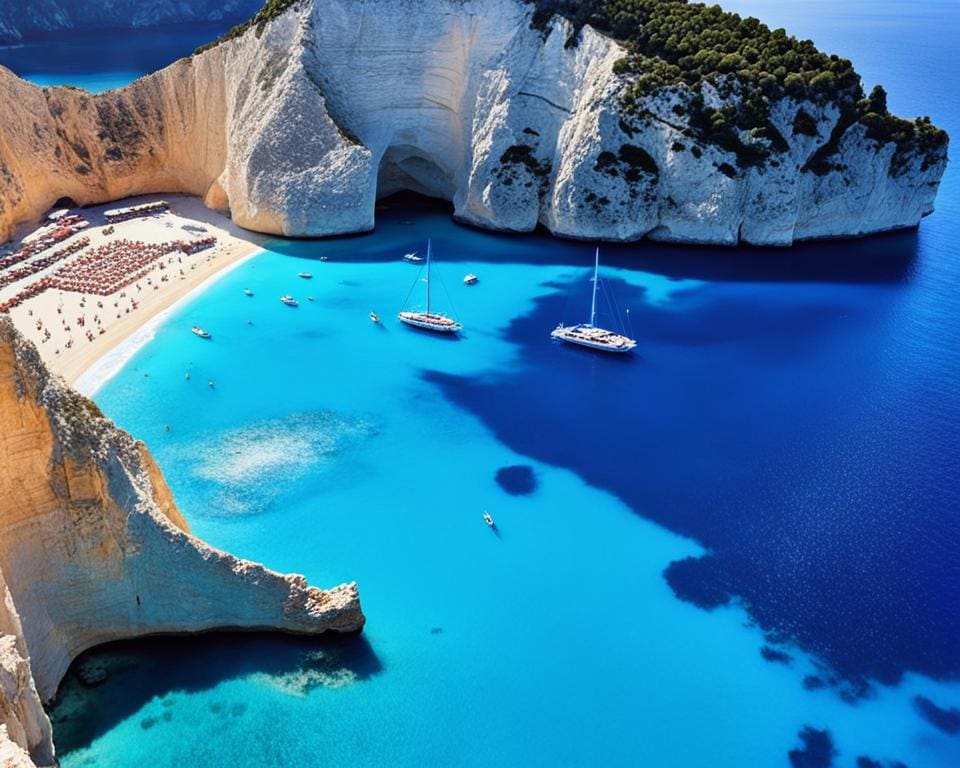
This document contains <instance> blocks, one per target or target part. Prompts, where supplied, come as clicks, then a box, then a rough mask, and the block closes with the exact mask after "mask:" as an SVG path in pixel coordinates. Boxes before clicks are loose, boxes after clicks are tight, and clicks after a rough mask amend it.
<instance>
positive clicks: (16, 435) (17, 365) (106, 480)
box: [0, 319, 364, 765]
mask: <svg viewBox="0 0 960 768" xmlns="http://www.w3.org/2000/svg"><path fill="white" fill-rule="evenodd" d="M363 623H364V617H363V614H362V612H361V610H360V602H359V597H358V594H357V588H356V585H354V584H348V585H341V586H339V587H336V588H335V589H332V590H320V589H316V588H314V587H310V586H308V585H307V583H306V580H305V579H304V578H303V577H302V576H294V575H288V576H284V575H281V574H278V573H275V572H273V571H270V570H267V569H266V568H264V567H263V566H261V565H258V564H256V563H251V562H248V561H245V560H240V559H237V558H235V557H233V556H231V555H229V554H227V553H225V552H221V551H218V550H216V549H213V548H212V547H210V546H208V545H207V544H205V543H204V542H202V541H200V540H199V539H197V538H195V537H193V536H191V535H190V533H189V532H188V531H187V525H186V522H185V521H184V519H183V517H182V516H181V515H180V513H179V512H178V511H177V509H176V506H175V504H174V502H173V498H172V496H171V494H170V491H169V489H168V488H167V486H166V484H165V483H164V481H163V478H162V476H161V474H160V472H159V470H158V468H157V466H156V464H155V463H154V461H153V459H152V458H151V457H150V455H149V453H148V452H147V450H146V448H145V447H144V446H143V444H142V443H138V442H136V441H134V440H133V439H132V438H131V437H130V436H129V435H127V434H126V433H125V432H122V431H120V430H119V429H117V428H116V427H114V426H113V425H112V424H111V423H110V421H109V420H107V419H106V418H104V417H103V416H102V415H101V414H100V413H99V411H98V410H97V407H96V406H95V405H94V404H93V403H92V402H90V401H89V400H87V399H85V398H83V397H81V396H80V395H78V394H77V393H75V392H73V391H72V390H70V389H69V388H67V386H66V385H65V384H64V383H63V381H62V380H60V379H59V378H54V377H52V376H50V375H49V374H48V373H47V371H46V370H45V369H44V367H43V364H42V363H41V361H40V358H39V355H38V354H37V351H36V349H35V348H34V347H33V346H32V345H31V344H29V343H28V342H26V341H24V340H23V338H22V337H20V336H19V334H18V333H17V332H16V331H15V330H14V329H13V326H12V324H11V323H10V321H9V320H7V319H0V764H3V765H7V762H5V761H10V762H11V763H12V764H13V765H17V764H18V763H17V762H16V760H21V761H22V760H24V759H26V758H25V757H24V754H23V753H26V754H28V755H29V756H30V757H31V758H32V759H33V760H35V761H36V762H37V763H38V764H41V765H47V764H50V763H52V761H53V747H52V744H51V742H50V726H49V723H48V721H47V719H46V716H45V715H44V714H43V711H42V708H40V706H39V703H40V700H41V699H43V700H47V699H49V698H50V697H52V696H53V694H54V693H55V692H56V689H57V685H58V684H59V682H60V679H61V678H62V676H63V674H64V672H65V671H66V669H67V667H68V666H69V664H70V662H71V661H72V660H73V659H74V658H75V657H76V656H77V655H78V654H79V653H81V652H82V651H84V650H85V649H87V648H90V647H92V646H94V645H98V644H100V643H105V642H108V641H111V640H116V639H119V638H125V637H134V636H138V635H145V634H155V633H162V632H193V631H201V630H208V629H214V628H242V629H281V630H285V631H290V632H304V633H320V632H324V631H328V630H332V631H342V632H350V631H356V630H359V629H361V628H362V626H363Z"/></svg>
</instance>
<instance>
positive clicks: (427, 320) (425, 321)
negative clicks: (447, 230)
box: [397, 240, 463, 333]
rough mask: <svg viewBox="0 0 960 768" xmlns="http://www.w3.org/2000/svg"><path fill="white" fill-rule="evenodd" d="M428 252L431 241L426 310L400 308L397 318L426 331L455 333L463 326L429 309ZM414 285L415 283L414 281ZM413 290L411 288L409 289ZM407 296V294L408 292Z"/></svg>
mask: <svg viewBox="0 0 960 768" xmlns="http://www.w3.org/2000/svg"><path fill="white" fill-rule="evenodd" d="M430 254H431V243H430V241H429V240H428V241H427V264H426V267H427V280H426V282H427V311H426V312H407V311H404V310H401V311H400V312H399V313H398V314H397V319H399V320H400V322H401V323H406V324H407V325H412V326H415V327H416V328H423V329H424V330H427V331H436V332H437V333H456V332H457V331H459V330H461V329H462V328H463V326H462V325H461V324H460V323H458V322H457V321H456V320H454V319H453V318H451V317H447V316H446V315H444V314H438V313H436V312H431V311H430ZM419 279H420V275H419V274H418V275H417V280H419ZM414 286H416V283H414ZM410 291H411V292H412V291H413V288H411V289H410ZM408 298H409V294H408Z"/></svg>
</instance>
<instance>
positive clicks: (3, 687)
mask: <svg viewBox="0 0 960 768" xmlns="http://www.w3.org/2000/svg"><path fill="white" fill-rule="evenodd" d="M34 760H35V761H36V764H38V765H52V764H53V763H54V756H53V741H52V739H51V735H50V721H49V720H48V719H47V715H46V713H45V712H44V711H43V706H42V705H41V703H40V696H39V695H38V693H37V688H36V685H35V684H34V681H33V673H32V672H31V671H30V659H29V656H28V655H27V645H26V641H25V640H24V637H23V627H22V626H21V624H20V617H19V616H18V615H17V611H16V608H15V607H14V605H13V598H12V597H11V596H10V592H9V591H8V590H7V584H6V582H5V581H4V578H3V573H2V572H0V765H2V766H4V768H20V767H21V766H23V767H24V768H26V767H27V766H33V765H34V762H33V761H34Z"/></svg>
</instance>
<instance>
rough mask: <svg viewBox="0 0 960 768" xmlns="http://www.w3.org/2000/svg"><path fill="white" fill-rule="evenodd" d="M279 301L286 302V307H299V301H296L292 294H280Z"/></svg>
mask: <svg viewBox="0 0 960 768" xmlns="http://www.w3.org/2000/svg"><path fill="white" fill-rule="evenodd" d="M280 301H281V302H282V303H284V304H286V305H287V306H288V307H299V306H300V302H299V301H297V300H296V299H295V298H293V296H281V297H280Z"/></svg>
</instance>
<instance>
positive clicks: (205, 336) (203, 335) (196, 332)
mask: <svg viewBox="0 0 960 768" xmlns="http://www.w3.org/2000/svg"><path fill="white" fill-rule="evenodd" d="M190 330H191V331H192V332H193V334H194V335H195V336H199V337H200V338H201V339H212V338H213V337H212V336H211V335H210V334H209V333H207V332H206V331H205V330H203V328H201V327H200V326H199V325H195V326H193V328H191V329H190Z"/></svg>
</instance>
